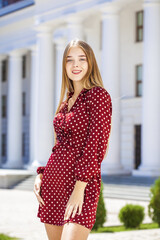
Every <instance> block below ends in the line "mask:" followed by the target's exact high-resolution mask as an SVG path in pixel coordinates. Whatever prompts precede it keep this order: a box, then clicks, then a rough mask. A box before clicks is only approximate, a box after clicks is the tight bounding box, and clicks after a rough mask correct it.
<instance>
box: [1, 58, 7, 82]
mask: <svg viewBox="0 0 160 240" xmlns="http://www.w3.org/2000/svg"><path fill="white" fill-rule="evenodd" d="M6 81H7V60H3V61H2V82H6Z"/></svg>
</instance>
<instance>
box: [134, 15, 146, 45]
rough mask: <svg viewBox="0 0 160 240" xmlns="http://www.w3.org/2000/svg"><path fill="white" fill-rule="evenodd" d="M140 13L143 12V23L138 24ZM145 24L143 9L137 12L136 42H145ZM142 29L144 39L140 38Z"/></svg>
mask: <svg viewBox="0 0 160 240" xmlns="http://www.w3.org/2000/svg"><path fill="white" fill-rule="evenodd" d="M139 14H142V24H141V25H139V24H138V17H139ZM143 24H144V11H143V10H141V11H138V12H136V42H143V38H144V36H143V29H144V27H143ZM141 30H142V39H140V38H139V31H141Z"/></svg>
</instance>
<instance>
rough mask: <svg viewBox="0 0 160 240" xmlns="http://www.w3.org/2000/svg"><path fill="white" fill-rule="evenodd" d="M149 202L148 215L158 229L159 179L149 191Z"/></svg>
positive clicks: (159, 222)
mask: <svg viewBox="0 0 160 240" xmlns="http://www.w3.org/2000/svg"><path fill="white" fill-rule="evenodd" d="M150 191H151V200H150V203H149V205H148V215H149V216H150V217H151V218H152V220H153V221H154V222H156V223H158V225H159V227H160V178H158V179H157V180H156V181H155V183H154V185H153V186H152V187H151V189H150Z"/></svg>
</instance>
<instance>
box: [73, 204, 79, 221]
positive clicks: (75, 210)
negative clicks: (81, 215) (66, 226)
mask: <svg viewBox="0 0 160 240" xmlns="http://www.w3.org/2000/svg"><path fill="white" fill-rule="evenodd" d="M77 209H78V206H75V208H74V210H73V213H72V218H74V217H75V215H76V212H77Z"/></svg>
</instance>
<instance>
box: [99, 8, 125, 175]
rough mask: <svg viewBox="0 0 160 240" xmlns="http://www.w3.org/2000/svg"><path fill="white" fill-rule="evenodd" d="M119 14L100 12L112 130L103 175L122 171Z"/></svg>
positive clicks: (111, 10) (102, 57)
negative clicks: (110, 100) (110, 103)
mask: <svg viewBox="0 0 160 240" xmlns="http://www.w3.org/2000/svg"><path fill="white" fill-rule="evenodd" d="M119 44H120V43H119V14H118V11H117V9H116V8H107V9H106V10H102V56H101V59H102V61H101V62H102V66H101V67H102V79H103V82H104V86H105V88H106V89H107V91H108V92H109V93H110V95H111V98H112V105H113V115H112V129H111V135H110V141H109V151H108V155H107V157H106V158H105V159H104V160H103V162H102V173H103V174H118V173H123V172H124V170H123V168H122V166H121V162H120V61H119Z"/></svg>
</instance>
